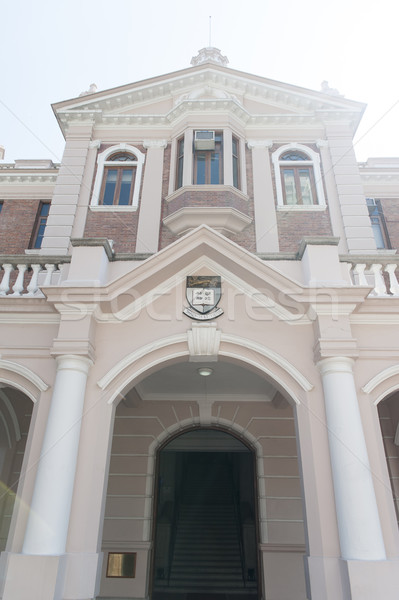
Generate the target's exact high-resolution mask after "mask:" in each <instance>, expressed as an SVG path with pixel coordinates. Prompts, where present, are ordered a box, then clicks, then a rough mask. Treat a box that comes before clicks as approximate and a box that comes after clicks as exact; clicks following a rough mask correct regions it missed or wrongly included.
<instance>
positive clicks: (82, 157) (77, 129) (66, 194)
mask: <svg viewBox="0 0 399 600" xmlns="http://www.w3.org/2000/svg"><path fill="white" fill-rule="evenodd" d="M92 129H93V123H85V124H76V125H71V126H70V128H69V131H68V136H67V139H66V145H65V150H64V154H63V157H62V162H61V166H60V170H59V173H58V177H57V182H56V184H55V188H54V194H53V199H52V202H51V206H50V212H49V216H48V218H47V225H46V229H45V231H44V236H43V242H42V247H41V250H40V253H41V254H57V255H64V254H68V249H69V243H70V239H71V235H72V228H73V226H74V221H75V214H76V210H77V206H78V204H79V197H80V195H81V193H82V191H83V193H84V194H85V196H86V197H88V193H89V191H90V187H89V188H87V187H83V185H84V184H83V176H84V172H85V166H86V160H87V154H88V151H89V146H90V140H91V134H92Z"/></svg>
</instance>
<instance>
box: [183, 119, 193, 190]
mask: <svg viewBox="0 0 399 600" xmlns="http://www.w3.org/2000/svg"><path fill="white" fill-rule="evenodd" d="M193 137H194V133H193V130H192V129H186V131H185V132H184V160H183V186H185V185H192V183H193Z"/></svg>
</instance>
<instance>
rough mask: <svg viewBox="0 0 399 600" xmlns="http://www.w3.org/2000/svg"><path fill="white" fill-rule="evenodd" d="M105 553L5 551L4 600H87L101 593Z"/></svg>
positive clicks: (0, 568)
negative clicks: (100, 586)
mask: <svg viewBox="0 0 399 600" xmlns="http://www.w3.org/2000/svg"><path fill="white" fill-rule="evenodd" d="M102 556H103V555H102V554H94V553H93V554H63V555H60V556H37V555H31V554H11V553H7V552H3V553H2V555H1V558H0V572H1V573H2V578H3V582H2V583H3V585H2V591H3V595H1V589H0V597H1V598H2V600H87V599H88V598H95V597H96V595H97V593H98V587H99V579H100V575H101V569H100V568H99V563H100V562H101V561H102Z"/></svg>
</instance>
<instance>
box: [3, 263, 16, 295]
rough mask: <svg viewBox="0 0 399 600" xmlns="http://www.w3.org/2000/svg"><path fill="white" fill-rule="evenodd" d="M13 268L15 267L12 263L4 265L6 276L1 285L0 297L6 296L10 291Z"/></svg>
mask: <svg viewBox="0 0 399 600" xmlns="http://www.w3.org/2000/svg"><path fill="white" fill-rule="evenodd" d="M13 268H14V267H13V266H12V265H11V264H10V263H4V265H3V271H4V275H3V278H2V280H1V285H0V296H6V295H7V292H8V291H9V289H10V275H11V272H12V271H13Z"/></svg>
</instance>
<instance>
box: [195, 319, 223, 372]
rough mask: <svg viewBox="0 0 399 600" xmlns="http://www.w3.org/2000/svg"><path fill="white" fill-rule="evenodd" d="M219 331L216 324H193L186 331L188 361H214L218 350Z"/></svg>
mask: <svg viewBox="0 0 399 600" xmlns="http://www.w3.org/2000/svg"><path fill="white" fill-rule="evenodd" d="M220 339H221V331H220V330H218V329H217V325H216V323H193V324H192V328H191V329H189V330H188V331H187V342H188V351H189V353H190V361H193V362H199V361H204V360H205V361H216V360H217V357H218V354H219V348H220Z"/></svg>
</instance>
